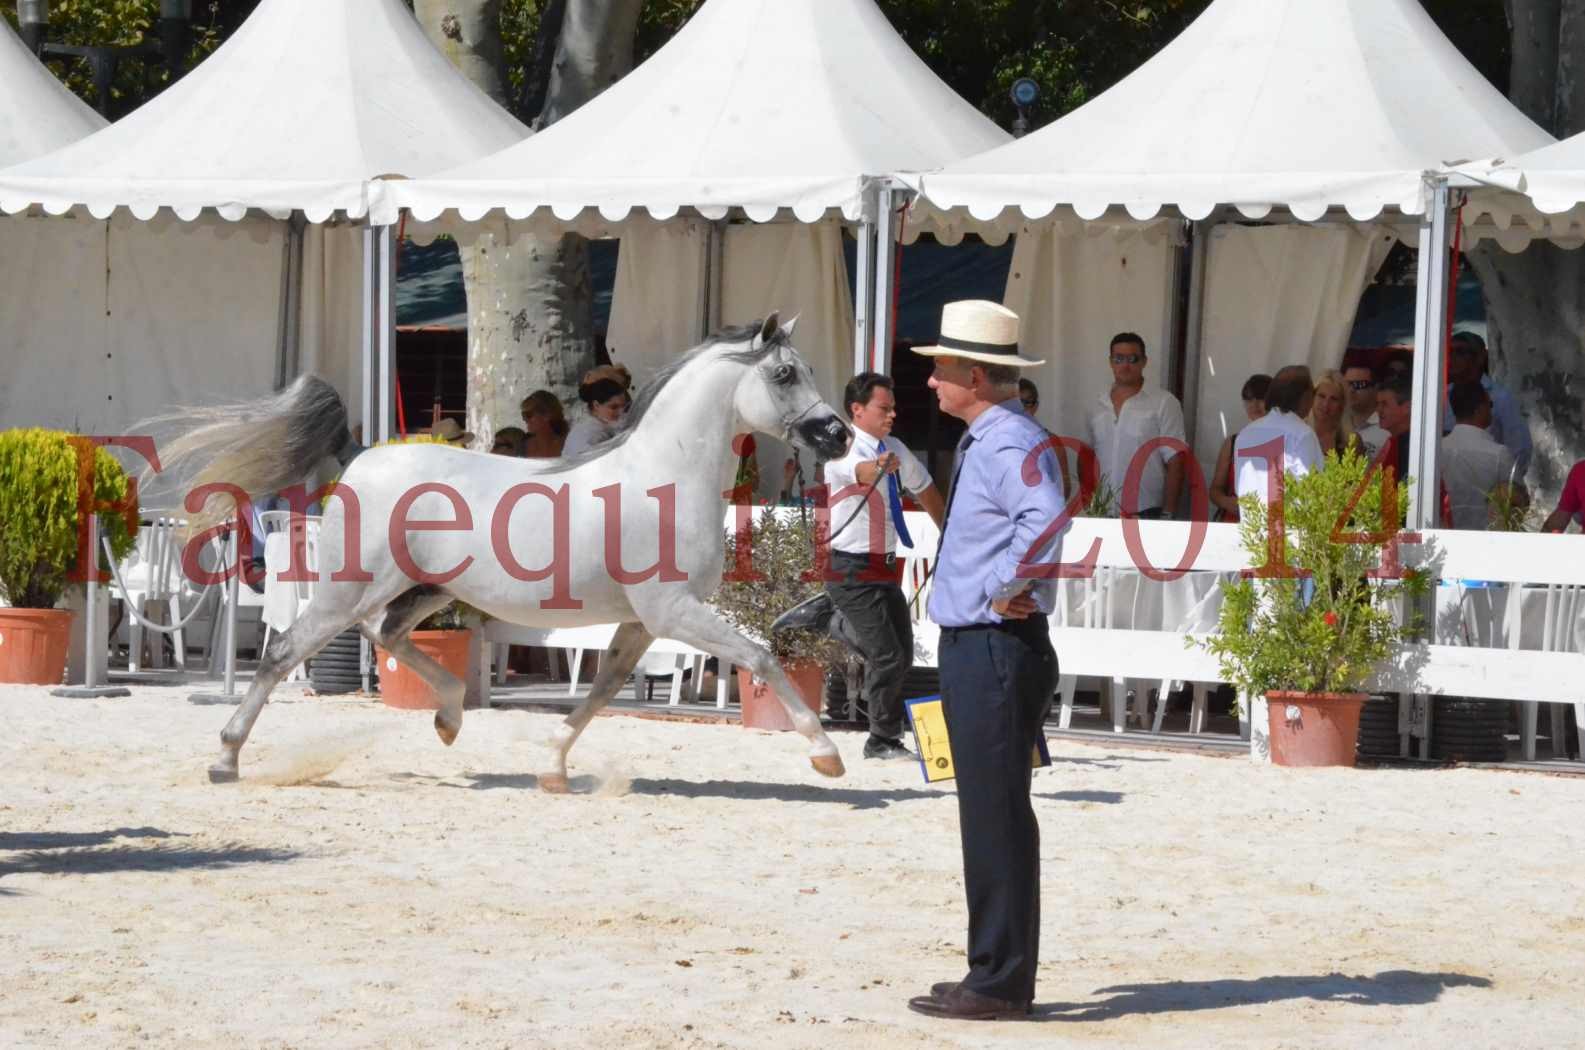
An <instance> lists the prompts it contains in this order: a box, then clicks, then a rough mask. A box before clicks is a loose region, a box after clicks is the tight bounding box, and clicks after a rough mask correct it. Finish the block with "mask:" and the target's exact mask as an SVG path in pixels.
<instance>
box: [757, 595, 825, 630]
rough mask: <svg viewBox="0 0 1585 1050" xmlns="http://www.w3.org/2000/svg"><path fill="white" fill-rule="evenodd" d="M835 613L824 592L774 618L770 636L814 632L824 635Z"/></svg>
mask: <svg viewBox="0 0 1585 1050" xmlns="http://www.w3.org/2000/svg"><path fill="white" fill-rule="evenodd" d="M836 611H837V607H836V605H835V603H833V602H832V601H831V596H830V595H829V594H826V593H824V592H821V593H820V594H817V595H815V596H814V597H813V598H806V599H804V600H803V601H801V602H799V603H798V604H797V605H794V606H793V607H792V608H791V609H788V610H787V611H786V612H784V613H782V614H781V615H780V616H778V617H776V620H775V622H774V623H772V624H771V625H770V633H771V634H781V633H782V632H783V631H814V632H816V633H818V634H825V633H826V632H827V631H828V630H830V627H831V617H832V615H833V614H835V613H836Z"/></svg>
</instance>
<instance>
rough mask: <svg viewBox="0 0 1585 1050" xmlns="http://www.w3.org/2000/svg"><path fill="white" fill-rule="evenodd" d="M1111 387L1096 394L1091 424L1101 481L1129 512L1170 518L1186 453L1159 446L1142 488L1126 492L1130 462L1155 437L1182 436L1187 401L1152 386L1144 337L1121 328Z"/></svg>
mask: <svg viewBox="0 0 1585 1050" xmlns="http://www.w3.org/2000/svg"><path fill="white" fill-rule="evenodd" d="M1108 361H1109V362H1110V363H1111V366H1112V388H1111V390H1110V391H1108V392H1107V393H1105V394H1102V395H1101V396H1100V397H1099V398H1097V399H1096V401H1095V403H1094V405H1093V406H1092V407H1091V409H1090V411H1089V413H1088V416H1087V418H1086V423H1087V424H1088V428H1089V442H1090V447H1091V448H1093V449H1094V450H1095V456H1096V459H1097V460H1098V461H1099V465H1100V470H1101V480H1102V481H1103V482H1104V483H1105V484H1106V485H1107V486H1108V487H1109V488H1110V489H1111V491H1112V493H1113V494H1114V495H1115V496H1116V499H1117V504H1116V505H1117V507H1118V509H1119V510H1120V511H1121V512H1122V513H1123V514H1124V515H1125V516H1127V517H1137V518H1171V517H1172V515H1173V512H1174V511H1175V510H1176V509H1177V506H1178V495H1179V493H1181V492H1182V491H1183V453H1182V452H1181V451H1180V450H1178V449H1174V448H1168V447H1165V446H1160V445H1158V446H1157V447H1156V448H1154V449H1153V450H1152V451H1151V453H1150V455H1149V457H1148V458H1146V459H1145V460H1144V465H1143V470H1142V471H1141V473H1140V476H1139V482H1138V488H1137V491H1134V492H1129V491H1125V485H1126V482H1127V478H1128V472H1129V467H1130V466H1131V465H1132V464H1133V462H1134V459H1135V457H1136V456H1137V455H1138V454H1139V450H1140V449H1142V448H1144V446H1145V445H1146V443H1147V442H1150V441H1152V440H1154V439H1156V438H1173V439H1175V440H1177V441H1183V439H1184V431H1183V406H1182V405H1180V404H1179V403H1178V399H1177V398H1175V397H1173V396H1172V394H1170V393H1168V392H1167V391H1165V390H1159V389H1147V388H1146V386H1145V367H1146V365H1147V364H1148V363H1149V358H1148V357H1147V356H1146V354H1145V340H1144V339H1143V338H1141V337H1140V336H1138V335H1136V334H1134V333H1133V332H1122V333H1119V334H1118V335H1117V336H1115V337H1114V338H1113V339H1112V343H1111V348H1110V349H1109V351H1108Z"/></svg>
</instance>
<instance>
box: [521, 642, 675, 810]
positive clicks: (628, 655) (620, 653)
mask: <svg viewBox="0 0 1585 1050" xmlns="http://www.w3.org/2000/svg"><path fill="white" fill-rule="evenodd" d="M654 640H655V636H654V635H652V634H650V633H649V632H648V631H646V630H645V629H644V625H643V624H641V623H624V624H623V625H622V626H620V627H618V628H617V629H616V635H615V637H613V638H612V639H611V648H610V649H608V650H607V651H606V655H605V658H604V659H602V660H601V661H600V671H599V673H598V674H596V675H595V676H594V685H592V686H590V688H589V695H588V697H587V698H586V699H585V700H584V702H583V703H581V704H579V705H578V707H577V709H576V710H574V711H573V712H572V714H570V715H568V716H567V720H566V721H565V722H563V723H562V724H561V725H559V726H557V727H556V732H555V735H554V737H553V738H552V739H551V744H550V748H551V763H552V766H551V769H550V771H549V772H547V773H544V774H542V775H541V776H540V778H539V786H540V787H542V788H544V789H545V790H546V791H549V792H551V793H552V794H558V795H559V794H565V793H566V791H567V752H568V751H571V750H572V745H573V744H574V743H575V742H576V741H577V739H578V736H579V734H581V733H582V732H583V729H584V726H587V725H588V724H589V721H590V719H592V718H594V716H595V715H596V714H598V713H599V711H600V709H601V708H602V707H604V706H605V705H606V704H608V703H610V702H611V699H612V697H614V696H616V693H617V690H619V689H621V688H622V683H623V682H625V681H627V676H628V675H630V674H632V673H633V668H635V667H637V666H638V661H639V658H640V657H642V656H643V655H644V653H645V652H647V651H648V650H649V643H651V642H653V641H654Z"/></svg>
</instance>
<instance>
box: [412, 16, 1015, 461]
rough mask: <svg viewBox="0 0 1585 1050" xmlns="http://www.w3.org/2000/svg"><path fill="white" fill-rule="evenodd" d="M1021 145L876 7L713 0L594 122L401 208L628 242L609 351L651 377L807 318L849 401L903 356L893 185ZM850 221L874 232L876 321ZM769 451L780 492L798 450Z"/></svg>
mask: <svg viewBox="0 0 1585 1050" xmlns="http://www.w3.org/2000/svg"><path fill="white" fill-rule="evenodd" d="M1007 140H1008V135H1007V134H1006V133H1005V132H1004V131H1002V130H1001V129H1000V128H998V127H997V126H996V125H995V124H994V123H992V122H991V121H990V120H988V119H987V118H986V117H985V116H983V115H982V114H981V113H979V112H978V111H977V110H976V109H975V108H974V107H973V106H971V105H970V104H969V103H967V102H965V101H964V100H963V99H961V98H959V97H958V96H957V95H956V94H955V93H954V92H953V91H952V90H951V89H950V88H949V87H947V86H946V84H944V83H943V82H942V81H941V80H940V79H939V78H937V77H936V76H935V74H934V73H932V72H931V71H930V69H929V68H928V67H927V66H926V65H925V64H924V63H923V62H922V61H921V60H920V59H919V57H918V56H917V55H915V54H914V53H913V52H912V51H911V50H910V49H909V47H908V45H907V44H906V43H905V42H904V41H903V40H902V39H901V38H900V37H899V36H898V35H897V33H896V32H895V31H894V30H893V29H892V27H891V24H890V23H889V22H887V20H886V17H885V15H883V14H882V13H881V11H880V9H879V8H878V7H876V5H875V3H874V2H873V0H708V2H706V3H705V4H704V5H703V6H702V7H701V8H700V9H699V11H698V12H697V13H696V14H695V15H694V16H693V18H692V19H691V20H690V21H689V22H688V24H687V25H686V26H684V27H683V29H682V30H681V31H679V32H678V33H677V35H676V36H675V37H674V38H673V39H672V40H671V41H669V42H668V43H667V44H666V45H665V46H664V47H662V48H661V49H660V51H658V52H657V53H656V54H655V55H654V56H652V57H651V58H650V59H649V60H648V61H646V62H644V63H643V64H642V65H641V66H640V67H639V68H637V69H635V70H634V71H633V72H631V73H629V74H628V75H627V76H625V77H623V78H622V79H621V80H620V81H618V82H617V83H616V84H615V85H613V86H612V87H610V88H608V89H607V90H606V91H605V92H603V93H602V94H600V95H599V96H598V97H596V98H595V99H593V100H592V101H590V102H589V103H588V104H586V105H585V106H583V107H581V108H580V109H579V110H577V111H576V112H575V113H573V114H571V115H570V116H568V117H566V118H565V119H563V120H561V121H559V122H557V123H556V124H554V125H552V126H551V127H549V128H547V129H546V130H544V131H542V132H540V133H539V134H537V135H535V136H534V137H533V138H532V139H530V140H528V141H526V142H523V143H520V144H518V145H516V146H514V147H512V148H510V149H508V150H505V151H503V152H501V153H499V154H496V155H494V156H491V157H486V158H484V159H483V160H480V161H476V162H474V163H471V164H467V165H464V166H462V167H459V168H456V169H454V170H452V171H448V172H445V173H443V174H441V175H439V176H435V177H432V178H424V179H417V180H414V181H412V182H404V183H400V184H395V185H392V186H391V187H390V202H391V203H392V204H396V205H399V206H402V207H405V208H408V209H410V211H411V215H412V217H413V218H415V219H417V220H419V222H420V223H430V224H432V225H431V228H448V229H453V230H455V231H456V232H457V233H458V235H459V236H462V237H467V236H468V233H467V231H466V230H465V229H464V228H462V226H463V225H464V224H467V223H472V222H475V221H479V220H483V221H485V222H487V223H489V224H491V225H493V226H494V227H495V228H496V229H497V230H498V231H499V232H498V234H497V235H498V236H500V237H505V238H510V237H511V236H512V235H513V234H512V231H513V230H518V231H526V232H535V233H552V232H557V231H560V230H564V229H571V230H576V231H579V232H583V233H586V234H591V235H612V234H617V235H620V236H621V238H622V248H621V256H620V262H619V264H618V275H617V287H616V291H615V295H614V298H613V303H612V317H611V328H610V331H609V332H608V333H607V337H606V341H607V344H608V346H609V347H610V348H611V350H612V353H613V355H614V356H615V357H617V358H618V359H620V360H621V361H623V362H624V363H626V364H628V365H629V366H630V367H632V368H633V370H634V372H635V374H636V375H638V376H639V377H640V378H642V377H644V376H645V375H646V374H648V373H650V372H652V371H653V370H655V369H656V368H658V367H659V366H660V365H662V364H664V363H665V362H666V361H667V360H670V359H671V358H673V357H674V356H675V355H676V354H677V353H678V352H679V351H681V350H684V349H686V348H688V347H690V346H692V345H694V343H696V342H698V341H699V339H700V338H702V337H703V335H704V334H706V332H707V331H708V330H710V329H713V328H715V327H717V326H719V325H720V324H722V323H726V324H733V323H742V322H744V321H747V320H749V319H752V318H754V317H756V316H763V315H764V313H765V312H766V311H767V310H770V309H780V310H782V311H784V312H785V313H788V314H793V313H796V314H798V315H799V317H800V320H799V326H798V339H797V343H798V345H799V347H800V348H801V349H802V350H803V351H804V353H805V354H806V355H807V356H808V357H809V358H810V359H811V364H812V365H813V367H814V369H815V372H816V374H817V376H818V377H819V380H820V385H821V387H822V389H823V392H824V393H825V395H826V396H827V397H829V398H832V399H833V400H835V399H836V398H837V396H838V395H839V393H840V391H841V389H842V386H843V384H844V383H845V381H846V379H847V377H848V375H849V374H850V373H851V371H852V369H853V368H854V367H855V364H856V361H855V358H857V360H859V361H868V360H869V352H870V351H869V347H870V345H871V344H873V346H874V347H878V348H884V347H886V346H887V345H888V344H889V342H890V333H889V331H888V329H887V323H886V321H887V319H886V317H885V316H884V311H874V310H873V308H872V304H871V301H870V289H871V286H872V284H873V283H874V280H873V278H874V276H887V277H889V275H890V272H891V265H890V259H891V258H892V254H891V253H892V249H893V227H892V225H891V219H892V216H891V211H890V207H889V204H890V196H889V194H884V202H883V199H882V198H883V191H882V189H881V187H880V185H879V180H880V178H881V177H882V176H884V175H885V174H886V173H888V172H890V171H894V170H897V169H899V168H924V167H938V166H940V165H942V164H945V163H947V162H949V161H952V160H955V159H957V158H960V157H966V156H969V155H970V154H973V153H977V152H980V151H983V150H986V149H989V148H991V147H993V146H996V145H999V144H1001V143H1003V142H1005V141H1007ZM447 212H452V213H453V214H452V215H449V216H448V215H445V214H444V213H447ZM492 213H495V214H493V215H492ZM384 218H385V219H386V220H387V221H394V215H391V214H387V215H385V216H384ZM732 218H746V219H748V220H751V221H752V222H753V223H755V224H761V225H742V224H739V225H735V226H729V225H728V220H729V219H732ZM459 220H460V222H459ZM844 223H857V224H858V225H859V227H860V230H859V275H858V287H859V288H860V289H861V294H860V296H859V301H858V303H857V304H856V307H857V309H856V310H855V304H854V303H853V302H852V301H851V298H850V295H849V292H848V286H847V278H846V270H845V264H844V261H843V251H842V236H843V234H842V226H843V224H844ZM880 301H881V302H883V303H884V302H886V301H887V299H886V297H885V296H884V295H883V296H882V297H881V298H880ZM855 315H856V316H855ZM872 318H873V323H871V319H872ZM877 358H878V359H881V360H883V359H884V358H883V356H882V355H880V354H878V355H877ZM762 451H763V455H762V459H761V464H762V468H763V469H762V471H761V477H762V478H763V479H765V480H766V483H767V485H771V484H774V482H775V481H776V480H779V477H780V470H779V469H777V468H776V466H775V464H773V463H772V462H770V461H771V460H772V459H773V458H774V457H776V456H779V455H780V454H781V453H780V452H779V451H777V450H775V449H772V448H763V449H762Z"/></svg>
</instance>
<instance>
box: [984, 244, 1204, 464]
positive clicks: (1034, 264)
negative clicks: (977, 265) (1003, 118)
mask: <svg viewBox="0 0 1585 1050" xmlns="http://www.w3.org/2000/svg"><path fill="white" fill-rule="evenodd" d="M1175 229H1176V224H1168V223H1161V224H1156V225H1151V226H1097V225H1087V224H1082V223H1047V224H1041V225H1032V226H1025V227H1023V229H1022V230H1021V231H1020V232H1019V233H1018V235H1017V236H1018V240H1017V242H1016V243H1015V245H1014V248H1013V263H1012V268H1011V270H1010V271H1009V272H1008V275H1007V292H1006V294H1005V296H1003V302H1004V304H1005V305H1006V306H1007V308H1008V309H1010V310H1012V311H1013V312H1015V313H1016V314H1018V317H1019V321H1020V326H1019V335H1020V341H1021V343H1022V346H1023V351H1024V353H1025V354H1026V355H1027V356H1029V357H1033V358H1035V359H1037V360H1044V361H1045V362H1046V363H1045V364H1044V365H1042V366H1040V367H1039V368H1030V369H1025V373H1026V374H1027V376H1028V377H1029V379H1030V380H1031V381H1032V382H1033V383H1034V384H1035V385H1036V386H1038V387H1039V388H1040V411H1039V417H1040V422H1041V423H1042V424H1044V425H1045V426H1046V428H1047V429H1049V430H1051V431H1052V432H1053V433H1056V434H1062V435H1066V436H1069V437H1075V438H1078V439H1079V440H1081V441H1082V440H1084V439H1085V426H1084V417H1085V413H1086V411H1087V410H1088V408H1089V405H1090V403H1091V402H1093V401H1094V400H1095V399H1096V398H1097V397H1099V396H1100V395H1101V394H1102V393H1104V392H1105V391H1107V390H1109V389H1110V388H1111V384H1112V371H1111V366H1110V365H1109V364H1108V362H1107V352H1108V350H1109V344H1110V342H1111V338H1112V336H1114V335H1116V334H1117V333H1119V332H1125V331H1127V332H1137V333H1138V334H1139V335H1141V336H1143V337H1144V339H1145V342H1146V345H1147V347H1148V352H1149V357H1150V368H1149V371H1148V372H1147V373H1146V375H1145V382H1147V383H1149V384H1151V385H1152V386H1157V387H1160V386H1165V385H1166V376H1167V373H1166V369H1167V360H1168V353H1167V349H1168V347H1169V346H1170V341H1169V338H1168V337H1169V335H1170V333H1169V331H1168V326H1169V325H1170V323H1171V310H1170V307H1169V304H1170V303H1171V300H1172V297H1171V294H1170V293H1171V282H1172V274H1173V255H1174V252H1175V249H1176V247H1177V238H1176V236H1175V235H1174V232H1173V231H1174V230H1175ZM1069 460H1070V462H1071V461H1072V456H1071V454H1070V456H1069Z"/></svg>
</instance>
